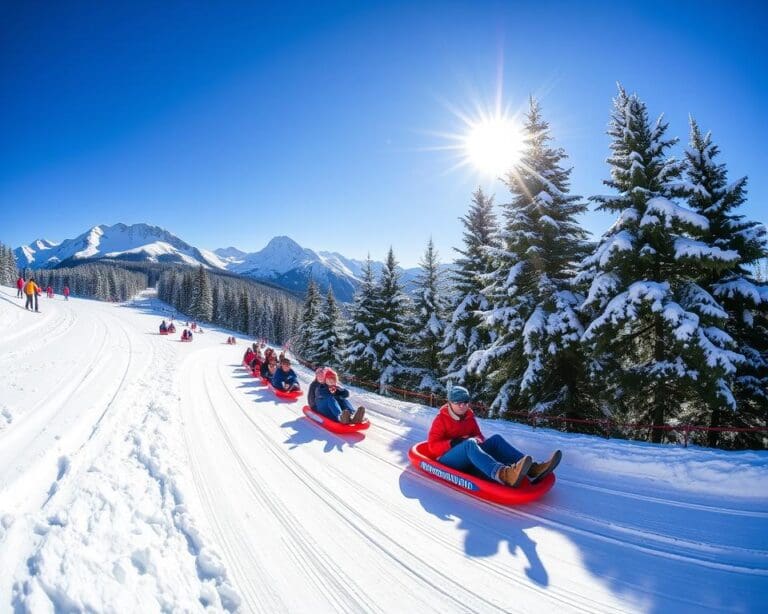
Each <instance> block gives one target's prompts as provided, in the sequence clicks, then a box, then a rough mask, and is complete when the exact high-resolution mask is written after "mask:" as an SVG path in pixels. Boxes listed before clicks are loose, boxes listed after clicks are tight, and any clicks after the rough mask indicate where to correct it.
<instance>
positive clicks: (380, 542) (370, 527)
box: [217, 366, 600, 612]
mask: <svg viewBox="0 0 768 614" xmlns="http://www.w3.org/2000/svg"><path fill="white" fill-rule="evenodd" d="M218 371H219V378H220V380H221V382H222V385H223V387H224V388H225V389H226V390H227V393H228V394H229V396H230V397H231V398H232V401H233V403H235V404H236V405H237V407H238V408H239V409H240V411H241V412H242V413H243V415H244V416H245V417H246V419H247V420H248V421H249V422H250V423H251V424H253V425H254V427H255V428H256V429H257V430H258V431H259V434H260V439H261V440H262V441H263V442H264V443H265V444H266V445H267V446H268V447H269V449H270V452H272V454H273V456H274V457H275V458H276V459H277V460H279V461H280V462H281V463H282V464H283V465H284V466H285V467H286V468H287V469H288V470H289V471H291V473H293V474H294V475H295V476H296V477H297V478H298V479H299V480H300V481H301V482H302V483H303V484H304V485H305V486H306V487H307V488H308V489H309V490H311V491H312V492H314V493H315V494H317V495H318V497H319V498H320V499H321V501H323V503H325V504H326V505H328V506H330V507H332V508H333V509H334V511H335V512H336V513H337V514H338V515H339V517H340V518H341V519H343V520H345V521H346V522H348V520H349V518H350V514H351V515H353V516H354V517H355V518H356V520H358V521H359V522H360V524H362V525H365V530H363V529H362V528H360V527H358V526H357V525H356V524H355V523H349V526H350V528H354V529H356V530H357V531H358V533H359V534H360V535H361V536H363V537H364V538H365V539H367V540H368V541H369V542H371V544H372V545H373V546H375V547H376V548H377V549H378V550H379V551H381V552H382V553H384V554H385V555H386V556H388V557H389V558H390V559H391V560H392V561H394V562H395V563H397V564H398V565H401V566H403V567H404V568H405V570H406V571H407V572H408V573H409V574H410V575H413V576H416V577H418V578H419V579H420V580H422V581H423V582H424V583H425V584H427V585H429V586H430V587H431V588H433V589H434V590H435V591H437V592H439V593H440V594H442V595H443V596H445V597H447V598H448V599H450V600H452V601H453V602H454V603H455V604H456V606H457V607H458V608H459V609H462V610H465V611H467V610H468V611H473V612H487V611H489V608H492V609H493V610H496V611H505V610H504V608H501V607H500V606H499V605H497V604H495V603H493V602H491V601H488V600H487V599H486V598H485V597H483V596H482V595H480V594H479V593H476V592H472V591H470V590H468V589H466V588H465V587H460V586H456V585H453V588H454V589H460V590H462V591H464V592H465V595H464V596H462V597H461V598H457V597H455V596H454V595H453V594H451V593H448V592H446V591H445V590H444V589H443V588H442V587H441V585H442V584H444V577H445V576H444V574H443V572H442V571H440V570H438V569H436V568H435V567H433V566H432V565H431V564H430V563H429V562H427V561H426V560H424V559H422V558H420V557H418V556H417V555H415V554H414V553H413V552H411V551H409V550H406V549H404V548H403V547H402V546H401V545H400V544H399V543H397V542H396V541H394V540H393V539H392V538H391V537H389V536H388V535H386V534H384V533H382V532H381V530H380V529H379V528H378V527H377V526H376V525H375V524H373V523H371V522H370V521H368V520H367V519H366V518H364V517H362V516H360V514H359V513H358V512H357V511H356V510H355V509H354V508H352V507H351V506H350V505H349V504H348V503H346V501H344V500H343V499H341V498H340V497H339V496H338V495H336V493H334V492H333V491H331V490H329V489H328V488H327V487H325V486H324V485H323V484H322V483H320V482H318V481H317V480H316V479H314V478H313V477H312V476H311V475H310V474H309V473H308V472H307V471H306V470H305V469H304V468H303V467H302V466H301V465H300V464H299V463H297V462H296V461H290V462H289V461H288V460H287V459H288V458H289V457H287V456H286V454H285V452H284V450H283V448H282V447H281V446H280V445H278V444H276V443H275V442H274V441H273V440H272V439H271V438H270V437H269V435H268V434H267V433H266V432H265V431H264V430H263V428H262V427H261V426H260V425H259V423H258V422H257V421H256V420H254V419H253V417H252V415H251V414H250V413H249V411H248V409H246V408H245V407H243V405H242V404H241V403H240V401H239V400H238V399H237V398H236V397H235V395H234V394H233V393H232V392H231V390H230V389H229V387H228V386H227V385H226V383H227V379H225V376H224V374H222V373H221V366H219V370H218ZM229 379H230V380H231V378H229ZM301 415H303V414H300V416H301ZM217 419H218V418H217ZM315 426H316V425H315ZM340 439H341V440H342V441H343V437H340ZM355 449H356V450H360V451H363V452H365V453H366V454H367V455H368V456H369V457H371V458H373V459H374V460H376V461H377V462H385V463H387V464H388V465H391V466H392V467H394V468H396V469H398V470H399V471H401V472H402V471H403V469H404V468H403V467H402V466H400V465H397V464H395V463H391V462H389V461H386V460H384V459H382V458H381V457H378V456H376V455H374V454H372V453H370V452H368V451H367V450H365V449H364V448H361V447H358V446H356V447H355ZM324 471H327V472H329V473H333V475H334V477H335V479H337V480H340V481H344V482H346V483H347V484H349V485H351V486H352V487H353V488H354V489H355V490H357V491H358V492H360V493H361V494H364V495H365V496H366V497H367V498H368V499H369V500H372V501H375V502H376V503H378V504H379V506H381V505H386V502H385V501H383V500H382V499H381V497H380V496H378V494H377V493H376V492H375V491H373V490H371V489H368V488H366V487H364V486H363V487H361V485H360V483H358V482H354V481H353V480H351V479H350V478H349V477H348V476H347V475H345V474H344V473H343V472H340V471H338V470H336V469H335V468H333V467H332V466H330V465H328V466H326V467H324ZM419 477H421V476H419ZM430 486H434V484H431V485H430ZM331 501H333V503H334V504H333V505H331ZM387 509H388V512H389V513H390V514H391V515H394V516H396V517H398V518H399V519H400V520H401V521H403V522H404V523H407V524H409V525H411V526H412V527H414V528H416V529H417V530H418V531H420V532H421V533H424V534H428V535H430V536H432V537H433V539H435V540H436V541H439V542H441V543H443V544H444V545H445V546H446V547H447V548H451V549H456V546H455V545H454V544H452V543H450V542H449V541H448V540H446V539H445V538H444V536H442V535H441V534H439V533H438V532H435V531H432V530H431V529H428V528H427V527H426V526H424V525H422V524H419V523H415V522H414V521H413V519H412V518H411V517H409V516H408V515H407V514H405V513H403V512H401V511H400V510H399V509H398V508H392V507H389V508H387ZM372 535H376V536H377V538H376V539H374V538H373V537H372ZM502 537H503V535H502ZM384 544H388V546H385V545H384ZM393 551H395V552H398V555H397V556H396V555H395V554H393ZM404 559H405V560H408V559H412V560H414V561H415V563H416V564H418V565H420V566H421V567H423V568H425V569H426V570H427V571H426V573H422V572H419V570H418V569H416V568H415V567H413V566H411V565H408V564H406V563H405V560H404ZM478 562H479V564H480V565H481V566H482V567H484V568H485V569H486V570H487V571H490V572H493V573H495V574H498V575H499V576H500V579H501V580H505V581H513V582H515V583H516V584H518V585H519V586H520V587H521V588H524V589H525V590H528V591H530V590H531V586H530V584H528V583H526V582H524V581H523V580H521V579H520V578H519V577H518V576H515V575H513V574H509V573H505V572H504V571H503V570H501V569H499V568H498V567H494V566H493V565H492V564H489V563H487V562H485V561H483V560H480V561H478ZM427 573H428V574H429V575H430V576H432V578H433V579H432V578H430V577H427ZM441 580H442V581H441ZM535 590H537V592H539V593H540V594H541V596H542V597H546V598H548V599H551V600H553V601H554V600H556V601H559V602H560V603H562V604H563V605H567V606H568V607H570V608H573V609H574V610H583V611H585V612H593V611H595V608H599V607H600V606H599V604H593V605H592V606H591V607H590V606H586V605H585V604H584V603H583V596H581V595H579V596H578V597H579V599H580V600H581V601H574V600H573V599H569V598H567V597H566V596H565V595H564V594H562V591H560V592H559V594H558V595H557V596H556V595H554V594H553V591H552V589H551V588H550V589H547V590H544V589H539V588H538V587H537V588H536V589H535ZM467 598H470V599H472V600H473V601H475V602H477V603H478V604H482V605H481V606H479V609H473V608H470V606H468V605H467Z"/></svg>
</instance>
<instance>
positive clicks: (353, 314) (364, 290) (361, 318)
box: [343, 256, 380, 381]
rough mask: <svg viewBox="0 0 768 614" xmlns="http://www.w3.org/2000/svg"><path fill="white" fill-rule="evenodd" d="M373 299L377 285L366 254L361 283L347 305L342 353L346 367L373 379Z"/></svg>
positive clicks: (376, 370) (375, 369) (375, 364)
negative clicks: (344, 347)
mask: <svg viewBox="0 0 768 614" xmlns="http://www.w3.org/2000/svg"><path fill="white" fill-rule="evenodd" d="M377 302H378V289H377V287H376V280H375V279H374V276H373V263H372V262H371V258H370V256H369V257H368V259H367V260H366V262H365V268H364V269H363V280H362V284H361V285H360V288H358V290H357V292H355V298H354V301H353V303H352V307H351V309H350V320H349V328H348V329H347V333H346V335H345V337H346V339H347V340H348V341H347V348H346V350H345V351H344V353H343V358H344V364H345V366H346V370H347V371H349V372H350V373H352V374H353V375H355V376H357V377H359V378H361V379H364V380H367V381H373V380H377V379H378V378H379V374H380V370H379V362H378V357H377V355H376V350H375V349H374V347H373V340H374V337H375V335H376V332H377V329H376V324H377V318H376V312H375V308H376V304H377Z"/></svg>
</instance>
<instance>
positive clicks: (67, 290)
mask: <svg viewBox="0 0 768 614" xmlns="http://www.w3.org/2000/svg"><path fill="white" fill-rule="evenodd" d="M62 294H63V295H64V300H65V301H68V300H69V286H64V290H62Z"/></svg>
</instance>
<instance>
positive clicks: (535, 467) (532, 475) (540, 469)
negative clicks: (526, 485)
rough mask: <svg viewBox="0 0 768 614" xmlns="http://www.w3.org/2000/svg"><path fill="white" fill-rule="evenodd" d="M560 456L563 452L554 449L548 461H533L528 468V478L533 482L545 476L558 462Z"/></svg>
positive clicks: (561, 456)
mask: <svg viewBox="0 0 768 614" xmlns="http://www.w3.org/2000/svg"><path fill="white" fill-rule="evenodd" d="M562 458H563V453H562V452H560V450H555V452H554V453H553V454H552V456H551V457H550V458H549V460H548V461H546V462H543V463H533V464H532V465H531V468H530V469H529V470H528V479H530V480H531V483H535V482H538V481H539V480H541V479H542V478H545V477H547V476H548V475H549V474H550V473H552V472H553V471H554V470H555V468H556V467H557V466H558V465H559V464H560V460H561V459H562Z"/></svg>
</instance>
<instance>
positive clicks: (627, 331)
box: [582, 87, 741, 443]
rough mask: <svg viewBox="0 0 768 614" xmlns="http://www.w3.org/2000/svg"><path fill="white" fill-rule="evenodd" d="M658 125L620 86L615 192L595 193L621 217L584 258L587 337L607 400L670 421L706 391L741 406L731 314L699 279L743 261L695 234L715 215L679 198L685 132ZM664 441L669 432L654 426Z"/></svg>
mask: <svg viewBox="0 0 768 614" xmlns="http://www.w3.org/2000/svg"><path fill="white" fill-rule="evenodd" d="M666 131H667V124H666V123H665V122H664V121H663V117H660V118H659V119H658V120H657V121H656V122H655V123H654V124H653V125H652V124H651V122H650V121H649V119H648V112H647V109H646V106H645V104H644V103H642V102H641V101H640V100H639V98H638V97H637V95H636V94H632V95H628V94H627V93H626V91H625V90H624V89H623V88H622V87H619V93H618V95H617V97H616V98H615V100H614V107H613V112H612V116H611V121H610V124H609V129H608V134H609V135H610V136H611V137H612V143H611V150H612V154H611V156H610V157H609V159H608V163H609V164H610V166H611V179H608V180H605V181H604V183H605V185H607V186H609V187H611V188H613V189H614V190H616V191H617V192H618V194H616V195H615V196H595V197H593V198H592V200H594V201H595V202H597V203H599V208H600V209H602V210H606V211H612V212H615V213H617V214H618V219H617V221H616V222H615V223H614V224H613V226H612V227H611V228H610V229H609V230H608V231H607V232H606V234H605V235H603V237H602V240H601V241H600V243H599V245H598V246H597V248H596V250H595V251H594V253H593V254H591V255H590V256H588V257H587V258H586V259H585V260H584V262H583V265H582V268H583V269H584V270H585V273H584V275H582V279H585V278H591V284H590V287H589V292H588V295H587V298H586V300H585V302H584V304H583V306H582V308H583V309H584V310H585V313H586V314H587V315H588V317H589V318H590V322H589V325H588V326H587V327H586V330H585V332H584V335H583V338H582V339H583V342H584V343H585V346H586V348H587V350H588V352H589V354H590V358H591V361H590V364H591V366H592V374H593V377H594V379H595V384H596V389H598V390H600V391H601V393H602V397H603V401H604V402H605V407H606V408H610V409H612V411H614V412H617V413H619V412H620V414H619V415H622V414H623V416H622V417H624V418H629V419H630V420H639V421H646V420H648V419H650V420H651V421H652V423H653V425H654V426H657V427H661V426H664V425H665V424H666V421H667V420H668V419H672V418H675V417H676V416H678V415H679V412H680V410H681V408H682V407H684V406H685V405H686V404H688V403H691V402H696V399H697V397H698V396H699V392H698V391H696V390H695V388H699V389H701V388H703V387H706V389H707V390H708V391H709V392H708V394H714V395H716V396H717V397H719V399H720V401H721V402H723V403H725V404H727V405H733V404H734V403H735V401H734V399H733V395H732V393H731V389H730V385H729V377H731V376H732V374H733V373H734V372H735V370H736V364H737V363H738V362H739V361H740V360H741V356H740V355H739V354H736V353H734V352H733V351H732V350H731V349H730V348H731V346H732V342H731V339H730V337H729V336H728V334H727V333H726V332H725V331H724V330H723V329H722V326H723V324H724V321H725V316H726V314H725V313H724V312H723V310H722V309H721V308H720V307H719V306H718V305H717V302H716V301H715V299H714V298H713V297H712V296H711V295H710V294H709V293H708V292H707V291H706V290H704V289H703V288H702V287H701V286H699V285H698V284H697V283H696V281H695V280H696V279H700V278H701V276H702V274H703V272H704V271H706V270H709V269H717V268H718V267H722V266H723V265H724V264H731V263H732V262H733V261H734V260H736V259H737V258H738V255H737V254H736V253H735V252H728V251H724V250H721V249H719V248H716V247H711V246H707V245H706V244H704V243H703V242H700V241H697V240H695V239H694V238H692V235H696V234H699V233H701V232H704V231H706V230H707V229H708V226H709V224H708V222H707V219H706V218H705V217H704V216H702V215H700V214H697V213H695V212H693V211H691V210H690V209H687V208H684V207H682V206H680V205H679V204H677V203H676V202H675V200H674V199H675V197H676V196H678V195H679V193H680V183H679V179H680V174H681V170H682V164H681V163H680V162H677V161H675V160H674V159H672V158H669V157H667V151H668V149H669V148H670V147H671V146H672V145H674V144H675V143H676V142H677V141H676V139H671V138H668V137H666ZM651 439H652V441H654V442H657V443H658V442H661V441H662V439H663V432H662V430H661V429H658V428H656V429H653V431H652V435H651Z"/></svg>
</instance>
